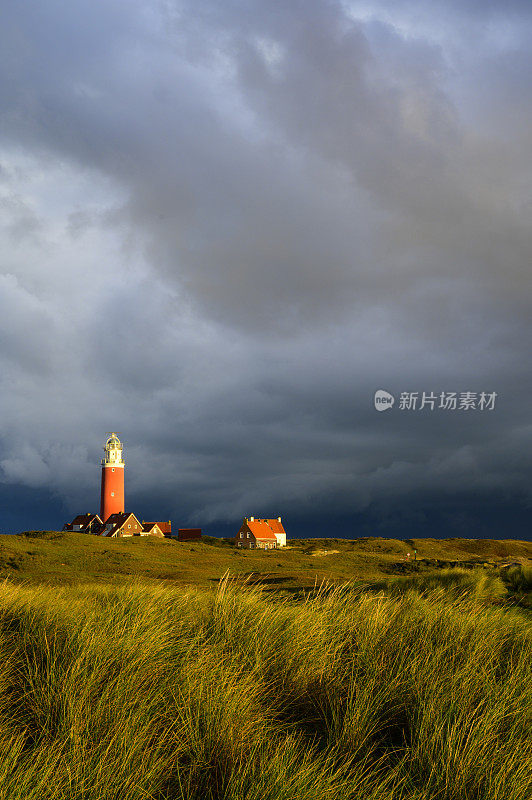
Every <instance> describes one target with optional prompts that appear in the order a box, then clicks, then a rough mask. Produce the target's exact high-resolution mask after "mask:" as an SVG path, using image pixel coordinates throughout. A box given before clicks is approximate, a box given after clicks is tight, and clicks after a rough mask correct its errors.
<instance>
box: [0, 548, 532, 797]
mask: <svg viewBox="0 0 532 800" xmlns="http://www.w3.org/2000/svg"><path fill="white" fill-rule="evenodd" d="M172 546H173V545H172V543H169V544H168V547H172ZM253 555H254V554H253ZM501 590H502V589H501V584H500V580H499V578H498V577H497V576H496V575H495V574H494V575H491V574H489V573H485V572H481V571H477V572H471V571H469V572H468V573H467V574H466V573H465V572H462V573H460V574H455V575H453V576H451V577H450V576H449V575H448V574H444V573H441V575H440V580H439V581H438V580H437V579H436V578H434V577H431V578H430V580H429V578H428V577H425V578H424V577H423V576H418V575H414V576H408V577H407V579H406V580H402V579H394V578H392V579H391V582H390V584H383V587H382V589H381V590H378V587H376V586H375V585H374V586H373V587H367V588H366V587H364V586H358V587H355V586H353V585H346V586H343V587H342V586H338V585H332V584H324V585H322V586H321V587H320V588H318V589H316V591H313V592H310V593H309V594H307V596H306V598H305V600H303V601H300V600H296V599H295V596H294V595H293V594H289V593H288V594H286V595H285V596H281V595H279V594H271V593H268V592H267V591H266V589H260V588H253V587H252V586H250V585H249V582H248V583H247V584H243V585H242V581H238V582H237V581H233V580H232V579H229V578H225V579H224V580H222V581H221V583H220V584H218V585H217V586H216V587H214V588H212V589H209V588H186V587H183V586H176V585H169V584H161V583H160V584H158V585H157V584H156V583H155V582H154V581H153V580H150V581H146V580H144V579H141V580H134V579H133V580H130V583H129V585H126V584H125V583H124V582H121V583H116V584H115V585H113V584H112V583H107V584H102V583H92V584H84V585H77V586H46V585H30V584H18V585H17V584H15V583H13V582H12V581H8V580H6V581H4V582H2V583H1V584H0V657H1V663H2V670H1V672H0V676H1V677H0V800H115V799H116V800H140V798H142V799H143V800H147V798H150V800H169V798H178V799H179V800H185V799H186V800H196V799H197V800H222V799H223V800H299V799H300V798H303V799H304V800H429V798H430V800H469V799H471V800H526V798H529V797H531V796H532V745H531V739H530V730H531V728H532V680H531V678H532V675H531V671H532V624H531V623H530V621H529V620H528V619H527V617H526V616H522V617H520V616H517V615H514V614H513V613H512V612H508V611H506V610H504V609H501V608H497V607H494V606H492V605H490V602H491V600H493V599H496V598H497V597H498V596H499V594H500V592H501Z"/></svg>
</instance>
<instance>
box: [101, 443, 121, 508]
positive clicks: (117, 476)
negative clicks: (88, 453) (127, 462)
mask: <svg viewBox="0 0 532 800" xmlns="http://www.w3.org/2000/svg"><path fill="white" fill-rule="evenodd" d="M103 449H104V452H105V458H102V499H101V505H100V518H101V520H102V522H107V520H108V519H109V517H110V516H111V514H119V513H122V512H124V511H125V505H124V460H123V458H122V450H123V447H122V442H121V441H120V439H119V438H118V436H117V434H116V433H111V434H110V436H109V438H108V439H107V442H106V443H105V447H104V448H103Z"/></svg>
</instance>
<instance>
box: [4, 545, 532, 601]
mask: <svg viewBox="0 0 532 800" xmlns="http://www.w3.org/2000/svg"><path fill="white" fill-rule="evenodd" d="M289 544H290V548H288V549H286V550H270V551H264V550H262V551H261V550H253V551H239V550H236V549H235V548H234V547H232V546H230V545H229V544H227V543H225V544H224V542H223V540H217V539H212V540H207V541H206V542H202V543H188V544H186V543H180V542H176V541H171V540H168V539H162V540H161V539H146V540H139V539H103V538H101V537H98V536H88V535H85V534H81V533H58V532H54V531H49V532H44V533H42V532H34V533H32V534H30V535H23V536H0V579H1V578H9V580H11V581H17V582H23V583H28V582H29V583H33V584H42V583H45V584H50V585H55V586H58V585H75V584H81V583H86V582H87V581H97V582H106V583H113V584H115V583H120V582H124V583H129V582H130V581H131V580H133V579H139V578H143V579H145V580H152V581H154V582H156V583H157V584H158V583H160V582H161V581H164V582H165V583H167V584H170V585H175V586H183V587H187V586H195V587H198V586H203V587H205V588H207V587H212V586H214V585H216V584H217V582H218V581H219V580H220V578H221V577H222V575H224V574H225V573H226V572H227V571H229V572H230V573H231V574H232V575H235V576H238V577H239V578H241V579H243V580H244V579H246V578H247V577H248V576H249V575H250V574H253V576H254V579H255V580H258V581H260V582H261V583H262V584H263V585H264V586H265V588H267V589H268V590H269V591H271V592H278V591H279V590H283V591H284V592H286V593H292V594H293V593H298V592H301V591H302V590H308V589H310V588H312V587H313V586H314V584H315V583H318V584H319V583H321V582H322V581H323V580H327V581H336V582H339V583H345V582H347V581H353V580H359V581H362V582H365V581H368V580H378V579H382V578H385V577H388V576H390V575H393V574H395V573H396V572H397V569H396V567H397V566H399V565H401V564H402V563H404V562H405V558H406V554H407V553H408V552H410V553H413V550H414V548H415V549H417V551H418V559H420V568H421V569H422V570H423V571H427V570H428V571H430V570H431V569H433V568H436V567H439V568H441V567H443V568H445V566H449V565H450V564H451V563H453V562H454V563H458V564H462V563H464V562H469V565H470V566H471V564H474V563H479V564H483V563H487V564H490V565H491V567H490V568H496V567H497V566H498V565H500V564H503V563H504V562H507V561H512V560H516V559H517V560H522V561H523V562H524V563H525V562H526V563H528V564H531V565H532V542H519V541H511V540H508V541H493V540H483V539H479V540H475V539H444V540H437V539H417V540H407V541H400V540H398V539H379V538H367V539H354V540H344V539H309V540H291V541H290V542H289Z"/></svg>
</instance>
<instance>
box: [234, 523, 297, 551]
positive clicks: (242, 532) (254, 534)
mask: <svg viewBox="0 0 532 800" xmlns="http://www.w3.org/2000/svg"><path fill="white" fill-rule="evenodd" d="M235 545H236V546H237V547H245V548H247V549H248V550H254V549H255V548H257V549H261V550H271V549H275V548H277V547H284V546H285V545H286V533H285V530H284V528H283V525H282V523H281V517H277V519H259V518H256V517H244V521H243V523H242V525H241V526H240V529H239V531H238V533H237V534H236V536H235Z"/></svg>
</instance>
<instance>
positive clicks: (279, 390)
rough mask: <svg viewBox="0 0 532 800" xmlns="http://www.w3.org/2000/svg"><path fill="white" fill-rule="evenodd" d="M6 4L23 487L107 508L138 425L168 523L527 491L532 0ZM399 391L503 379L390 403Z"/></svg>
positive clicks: (6, 172)
mask: <svg viewBox="0 0 532 800" xmlns="http://www.w3.org/2000/svg"><path fill="white" fill-rule="evenodd" d="M2 17H3V19H2V24H1V26H0V52H1V53H2V56H0V59H1V63H0V67H1V69H0V75H1V76H2V77H0V96H1V97H2V98H3V99H2V109H1V121H2V131H3V134H2V141H3V146H2V150H1V153H0V155H1V157H0V162H1V163H2V172H1V173H0V183H1V186H2V196H1V197H0V203H1V208H2V210H3V234H2V236H3V244H4V256H3V262H2V275H1V276H0V281H1V284H0V285H1V287H2V301H1V302H2V307H3V312H2V315H1V321H0V326H1V327H2V330H3V331H4V336H5V344H4V345H3V346H2V351H1V359H2V370H3V372H2V382H3V394H2V400H1V412H2V423H1V427H0V435H1V437H2V449H1V451H0V466H1V468H2V471H3V472H2V474H3V480H4V481H5V482H8V483H12V484H22V485H30V486H34V487H38V488H39V491H41V490H42V491H44V490H45V489H50V490H52V491H54V492H55V493H56V495H57V496H58V497H60V498H62V499H63V500H64V502H65V503H66V505H67V509H68V510H69V511H74V510H78V505H79V504H82V505H84V506H85V505H91V503H92V504H93V505H94V503H95V502H96V496H97V480H98V477H97V463H98V458H99V452H98V448H99V447H100V446H101V442H100V440H101V439H103V433H104V432H105V431H106V430H110V429H112V428H116V427H117V428H118V429H119V430H120V431H121V432H122V434H123V437H124V439H125V441H126V445H128V468H129V471H128V474H129V479H128V481H129V483H128V487H129V488H128V491H129V497H131V498H133V499H134V498H137V502H138V503H142V504H143V506H147V507H149V508H150V509H153V512H152V513H156V512H157V509H159V508H160V509H161V513H162V515H163V516H167V515H169V514H174V515H176V514H178V513H179V514H181V515H182V516H183V517H184V516H188V518H189V519H193V520H194V521H198V522H199V521H201V520H205V521H212V522H215V521H217V520H230V519H234V518H237V517H238V516H239V515H242V514H244V513H253V511H255V512H256V513H257V514H260V513H274V512H275V515H276V516H277V513H285V511H286V513H289V514H292V515H293V517H294V519H295V518H296V517H297V518H298V519H299V520H304V519H305V518H309V517H311V516H313V515H316V513H318V511H319V513H321V514H327V513H332V512H333V511H334V513H335V514H337V515H341V514H353V513H358V514H364V513H365V514H366V515H367V516H366V523H365V525H366V527H367V525H368V524H370V525H375V526H376V528H377V529H379V530H381V527H380V526H381V524H382V525H385V526H386V525H389V526H391V527H394V526H393V525H392V523H391V522H390V519H392V518H393V517H394V515H395V519H396V520H398V519H401V520H408V519H409V518H410V519H412V520H417V522H416V524H419V525H422V524H423V520H425V521H427V520H428V519H429V517H430V513H429V512H430V508H440V509H442V510H441V514H440V516H441V518H442V519H445V520H450V522H449V525H450V526H451V527H452V526H453V524H456V526H457V528H458V527H460V525H461V526H462V527H463V525H464V524H466V523H464V521H463V520H464V519H466V520H470V519H474V512H473V511H471V509H472V508H473V509H474V508H475V504H474V502H473V503H472V502H471V497H473V498H479V497H485V498H487V497H490V498H491V500H493V497H494V496H497V497H499V498H500V505H499V508H502V507H503V506H504V504H505V503H506V504H507V505H508V507H510V506H512V507H514V508H515V507H516V505H517V506H518V507H521V508H524V504H525V503H526V502H527V498H530V490H529V486H530V459H529V456H528V453H529V452H530V439H531V437H532V429H531V427H530V416H529V411H528V407H529V402H528V401H527V400H526V399H525V398H528V397H529V396H530V391H531V390H532V386H531V385H530V380H529V372H528V371H527V369H526V364H527V359H528V357H529V352H530V340H529V327H528V319H529V314H530V277H529V270H530V263H531V258H530V257H531V245H530V237H529V230H528V229H529V219H530V202H531V201H530V166H529V163H528V160H529V152H530V99H531V87H530V82H529V81H528V80H527V79H526V74H527V72H528V74H529V72H530V71H529V69H528V67H529V63H530V54H529V48H528V39H527V37H526V35H525V34H524V32H526V31H527V30H529V26H530V10H529V7H528V6H527V5H520V4H519V3H513V4H511V5H508V4H506V5H504V6H503V4H489V9H488V8H487V7H486V5H485V4H477V3H464V4H456V5H453V4H451V3H446V4H445V3H441V4H437V3H436V4H430V5H428V4H427V6H426V7H423V8H422V9H419V4H412V3H406V2H405V3H397V4H395V3H394V4H391V3H385V2H381V3H371V4H361V3H353V4H348V3H344V4H342V3H339V2H332V1H326V0H311V1H310V2H305V3H301V2H296V1H295V0H291V1H289V0H286V2H283V3H279V4H270V3H266V2H264V0H255V2H249V3H241V2H224V3H219V2H216V3H215V2H209V0H199V1H198V2H194V3H188V2H181V3H177V2H176V3H172V2H165V3H158V2H155V0H152V1H151V2H148V0H146V2H140V1H139V2H135V3H131V2H128V3H126V2H119V0H112V1H111V2H107V3H105V4H95V3H88V2H82V0H76V2H74V3H71V4H68V6H67V7H64V5H63V4H60V3H59V2H49V3H47V4H45V5H43V4H42V3H37V2H25V3H22V4H16V5H15V4H10V5H8V6H7V8H4V9H3V11H2ZM472 37H474V38H473V39H472ZM472 40H474V41H475V43H476V46H475V47H472V46H471V41H472ZM381 386H382V387H383V388H387V389H389V390H390V391H393V392H394V393H395V394H396V395H398V394H399V392H401V391H406V390H411V391H415V390H418V391H423V390H426V391H443V390H446V391H452V390H454V391H466V390H471V391H477V392H480V391H497V392H498V394H499V399H498V405H497V408H496V410H495V411H493V412H482V413H481V412H471V413H468V414H466V413H465V412H463V413H462V414H460V413H459V412H447V413H445V412H434V414H426V413H423V414H422V413H421V412H420V413H411V414H408V413H407V412H399V411H398V409H397V408H395V409H394V410H393V411H391V412H387V413H385V414H378V413H377V412H376V411H375V410H374V409H373V408H372V402H373V392H374V391H375V389H377V388H379V387H381ZM453 497H456V498H459V497H460V498H462V499H457V501H456V502H457V503H458V506H460V504H463V505H464V507H467V513H466V512H464V514H465V516H462V517H460V510H459V508H458V510H457V509H456V508H453V500H452V498H453ZM379 509H380V511H379ZM423 509H425V510H423ZM426 509H429V511H427V510H426ZM139 513H141V514H142V511H141V510H140V509H139ZM157 513H158V512H157ZM439 513H440V512H439ZM379 514H380V516H379ZM409 515H410V517H409ZM416 515H417V516H416ZM427 515H428V516H427ZM493 516H494V518H495V517H496V516H497V515H496V514H494V515H493ZM453 519H454V520H455V523H453V522H452V520H453ZM460 519H461V520H462V522H461V523H460V522H459V520H460ZM368 520H371V522H368ZM379 520H380V522H379ZM420 520H421V522H420ZM301 524H303V523H301ZM401 524H403V523H401ZM404 524H405V525H406V524H407V523H406V522H405V523H404ZM427 524H428V522H427ZM467 524H469V522H468V523H467ZM361 527H364V524H362V523H361ZM391 527H390V529H391ZM366 533H367V530H366ZM519 533H520V535H523V534H522V532H519Z"/></svg>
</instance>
